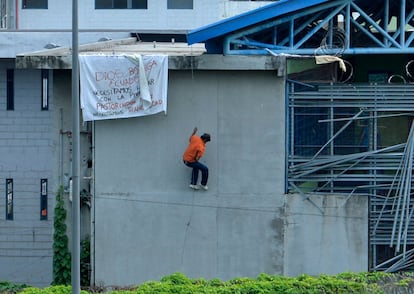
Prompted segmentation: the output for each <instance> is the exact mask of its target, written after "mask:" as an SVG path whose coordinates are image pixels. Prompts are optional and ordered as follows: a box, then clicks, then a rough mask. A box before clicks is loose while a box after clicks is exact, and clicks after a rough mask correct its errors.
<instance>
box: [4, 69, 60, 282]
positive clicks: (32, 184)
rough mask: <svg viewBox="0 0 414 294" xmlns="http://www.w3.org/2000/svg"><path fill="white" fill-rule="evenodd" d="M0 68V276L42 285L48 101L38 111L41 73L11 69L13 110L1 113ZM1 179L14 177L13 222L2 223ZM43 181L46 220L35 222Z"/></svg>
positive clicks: (49, 175) (51, 176) (48, 245)
mask: <svg viewBox="0 0 414 294" xmlns="http://www.w3.org/2000/svg"><path fill="white" fill-rule="evenodd" d="M7 68H12V66H11V65H10V64H6V63H1V64H0V117H1V119H0V264H1V265H2V266H1V267H0V278H1V279H2V280H8V281H10V282H15V283H26V284H29V285H34V286H47V285H50V283H51V281H52V254H53V251H52V248H53V209H54V203H55V196H56V185H55V176H56V174H55V171H54V165H53V161H54V158H53V156H54V154H55V153H54V148H53V146H54V139H53V133H52V123H53V122H52V115H51V111H52V109H53V105H52V99H50V100H49V109H50V110H49V111H41V71H40V70H15V74H14V111H7V110H6V69H7ZM6 178H12V179H13V192H14V194H13V196H14V201H13V210H14V211H13V217H14V219H13V220H6V219H5V217H6V207H5V204H6V198H5V197H6V195H5V192H6V189H5V185H6V184H5V183H6ZM42 178H46V179H48V220H46V221H41V220H40V180H41V179H42Z"/></svg>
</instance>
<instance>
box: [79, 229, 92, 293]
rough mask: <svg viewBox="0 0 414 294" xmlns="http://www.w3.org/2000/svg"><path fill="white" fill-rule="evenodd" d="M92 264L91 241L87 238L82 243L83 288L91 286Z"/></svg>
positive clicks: (81, 268) (81, 270)
mask: <svg viewBox="0 0 414 294" xmlns="http://www.w3.org/2000/svg"><path fill="white" fill-rule="evenodd" d="M90 263H91V241H90V238H89V237H87V238H85V239H84V240H82V242H81V252H80V279H81V281H80V282H81V286H90V284H91V280H90V275H89V269H90Z"/></svg>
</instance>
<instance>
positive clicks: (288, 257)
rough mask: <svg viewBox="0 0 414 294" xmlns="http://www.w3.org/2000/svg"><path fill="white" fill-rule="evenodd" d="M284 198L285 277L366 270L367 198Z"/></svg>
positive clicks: (290, 196)
mask: <svg viewBox="0 0 414 294" xmlns="http://www.w3.org/2000/svg"><path fill="white" fill-rule="evenodd" d="M307 196H309V199H308V200H307V199H305V198H304V197H303V195H299V194H295V195H287V198H286V219H285V221H286V227H285V245H284V248H285V267H284V274H285V275H288V276H297V275H299V274H309V275H318V274H322V273H323V274H337V273H341V272H345V271H350V272H361V271H367V270H368V197H367V196H352V197H348V195H343V196H341V195H307Z"/></svg>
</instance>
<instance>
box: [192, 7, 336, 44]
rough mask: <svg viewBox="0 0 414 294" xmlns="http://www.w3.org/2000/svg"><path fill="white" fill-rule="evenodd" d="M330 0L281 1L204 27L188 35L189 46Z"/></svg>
mask: <svg viewBox="0 0 414 294" xmlns="http://www.w3.org/2000/svg"><path fill="white" fill-rule="evenodd" d="M329 1H330V0H306V1H303V0H281V1H278V2H275V3H271V4H269V5H265V6H262V7H260V8H257V9H254V10H251V11H248V12H245V13H242V14H239V15H236V16H233V17H230V18H227V19H224V20H221V21H218V22H215V23H212V24H209V25H206V26H203V27H201V28H198V29H195V30H192V31H190V32H189V33H188V34H187V42H188V44H190V45H191V44H195V43H202V42H205V41H206V40H211V39H214V38H218V37H220V36H223V35H226V34H228V33H232V32H234V31H237V30H239V29H242V28H246V27H248V26H251V25H254V24H257V23H260V22H264V21H267V20H269V19H272V18H275V17H279V16H282V15H284V14H288V13H291V12H294V11H298V10H301V9H306V8H309V7H312V6H314V5H318V4H321V3H327V2H329Z"/></svg>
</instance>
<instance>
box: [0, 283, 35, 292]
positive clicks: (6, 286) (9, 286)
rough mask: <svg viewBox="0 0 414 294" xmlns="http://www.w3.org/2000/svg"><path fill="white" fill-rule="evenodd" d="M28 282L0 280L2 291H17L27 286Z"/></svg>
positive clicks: (0, 290) (0, 289)
mask: <svg viewBox="0 0 414 294" xmlns="http://www.w3.org/2000/svg"><path fill="white" fill-rule="evenodd" d="M27 287H28V285H26V284H14V283H10V282H7V281H0V293H10V294H11V293H17V292H20V291H22V290H23V289H24V288H27Z"/></svg>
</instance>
